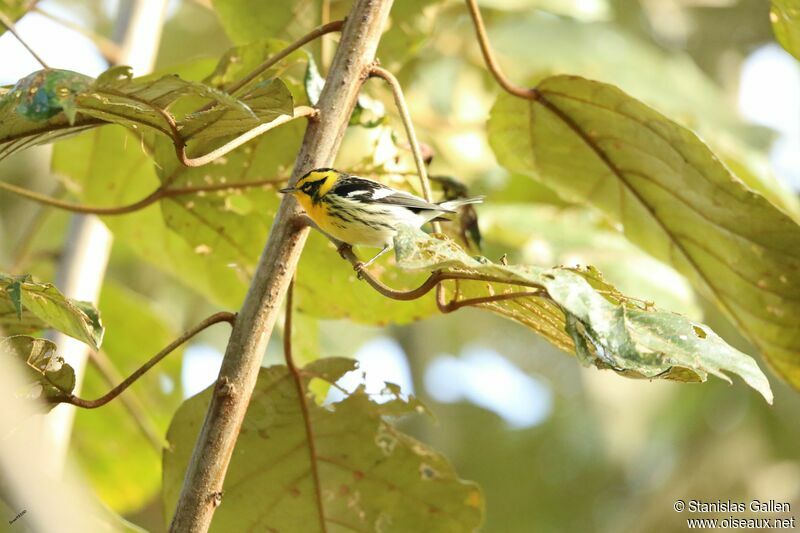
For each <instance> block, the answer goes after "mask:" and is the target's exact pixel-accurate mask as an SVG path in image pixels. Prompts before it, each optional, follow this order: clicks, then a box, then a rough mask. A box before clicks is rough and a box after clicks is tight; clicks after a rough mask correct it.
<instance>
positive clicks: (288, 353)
mask: <svg viewBox="0 0 800 533" xmlns="http://www.w3.org/2000/svg"><path fill="white" fill-rule="evenodd" d="M293 295H294V280H292V281H291V282H290V283H289V288H288V290H287V291H286V315H285V318H284V323H283V356H284V358H285V359H286V366H287V367H288V368H289V373H290V374H291V375H292V381H294V386H295V390H296V391H297V401H299V402H300V411H301V413H302V415H303V425H304V426H305V431H306V442H308V460H309V462H310V463H311V477H312V478H313V480H314V493H315V494H314V496H315V500H316V506H317V514H318V515H319V526H320V531H322V532H323V533H325V532H326V531H327V527H326V525H325V511H324V509H323V507H322V485H321V484H320V481H319V470H318V468H317V451H316V446H315V444H314V428H312V427H311V414H310V413H309V412H308V401H307V399H306V391H305V387H303V377H302V376H301V373H300V370H299V369H298V368H297V367H296V366H295V364H294V358H293V357H292V312H293V307H294V305H293V299H294V298H293Z"/></svg>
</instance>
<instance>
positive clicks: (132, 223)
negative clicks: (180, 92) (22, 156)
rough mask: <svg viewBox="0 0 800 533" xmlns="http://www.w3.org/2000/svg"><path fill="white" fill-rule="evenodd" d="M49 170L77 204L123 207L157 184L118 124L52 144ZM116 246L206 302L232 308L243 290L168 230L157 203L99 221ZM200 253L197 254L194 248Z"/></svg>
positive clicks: (237, 279) (240, 281)
mask: <svg viewBox="0 0 800 533" xmlns="http://www.w3.org/2000/svg"><path fill="white" fill-rule="evenodd" d="M53 170H54V171H55V172H56V173H58V174H60V175H61V176H63V177H64V178H65V181H66V184H67V186H68V188H70V190H71V191H72V192H73V194H75V195H76V196H77V197H78V198H79V199H80V201H81V202H85V203H87V204H91V205H104V206H114V205H124V204H129V203H132V202H134V201H137V200H140V199H142V198H144V197H145V196H147V195H148V194H150V193H152V192H153V190H155V189H156V188H157V187H158V186H159V185H160V181H159V178H158V176H157V174H156V169H155V167H154V166H153V162H152V159H151V158H150V156H148V155H147V153H146V152H145V151H143V149H142V144H141V140H140V139H138V138H137V137H136V135H134V134H133V133H131V132H129V131H126V130H125V129H123V128H121V127H119V126H107V127H104V128H100V129H97V130H94V131H91V132H87V133H84V134H83V135H80V136H78V137H76V138H74V139H70V140H68V141H63V142H60V143H58V144H57V145H56V146H55V148H54V150H53ZM103 221H104V223H105V224H106V225H107V226H108V227H109V229H110V230H111V231H112V232H113V234H114V238H115V240H116V241H117V242H119V243H120V244H122V245H124V246H127V247H128V248H129V249H130V250H132V251H133V252H134V253H135V254H136V255H137V256H138V257H140V258H141V259H143V260H144V261H146V262H147V263H149V264H151V265H153V266H155V267H157V268H159V269H161V270H163V271H165V272H167V273H169V274H171V275H172V276H173V277H174V278H175V279H177V280H179V281H181V282H182V283H183V284H185V285H186V286H187V287H190V288H191V289H193V290H195V291H197V292H199V293H200V294H203V295H204V296H205V297H207V298H209V299H210V300H211V301H212V302H215V303H216V304H218V305H222V306H225V307H230V308H237V307H238V306H239V304H240V303H241V299H242V298H243V297H244V294H245V291H246V290H247V279H246V278H245V276H244V274H243V273H242V272H241V271H240V270H238V269H236V268H233V267H231V266H228V265H227V264H226V263H224V262H222V261H215V260H214V258H213V257H212V256H209V255H204V254H202V253H198V251H197V250H196V249H195V248H194V247H193V246H191V245H189V244H188V243H187V242H186V240H185V239H184V238H183V237H181V235H179V234H178V233H176V232H174V231H173V230H172V229H170V228H169V227H168V226H167V224H166V221H165V220H164V216H163V215H162V209H161V207H160V206H159V205H157V204H155V205H151V206H149V207H147V208H145V209H142V210H140V211H136V212H134V213H130V214H127V215H125V216H116V217H112V216H110V217H104V219H103ZM200 251H202V250H200Z"/></svg>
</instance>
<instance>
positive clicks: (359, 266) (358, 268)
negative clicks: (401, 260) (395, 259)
mask: <svg viewBox="0 0 800 533" xmlns="http://www.w3.org/2000/svg"><path fill="white" fill-rule="evenodd" d="M391 249H392V245H391V244H385V245H384V246H383V250H381V251H380V252H378V255H376V256H375V257H373V258H372V259H370V260H369V261H367V262H366V263H360V262H359V263H358V264H357V265H356V272H358V273H359V274H360V273H361V271H362V270H364V269H365V268H367V267H368V266H370V265H371V264H372V263H374V262H375V260H376V259H378V258H379V257H380V256H382V255H383V254H385V253H386V252H388V251H389V250H391Z"/></svg>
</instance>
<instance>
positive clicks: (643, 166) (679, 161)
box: [489, 76, 800, 386]
mask: <svg viewBox="0 0 800 533" xmlns="http://www.w3.org/2000/svg"><path fill="white" fill-rule="evenodd" d="M489 129H490V142H491V144H492V147H493V149H494V151H495V154H496V155H497V157H498V160H499V161H500V162H501V163H502V164H503V165H504V166H506V167H508V168H509V169H512V170H514V171H518V172H523V173H527V174H529V175H531V176H533V177H535V178H536V179H537V180H539V181H541V182H543V183H544V184H546V185H547V186H549V187H551V188H552V189H553V190H555V191H556V192H558V193H559V194H560V195H562V196H563V197H564V198H566V199H568V200H570V201H574V202H581V203H587V204H591V205H593V206H595V207H597V208H599V209H600V210H602V211H603V212H604V213H605V214H606V215H607V216H609V217H610V218H611V219H612V220H613V221H614V222H616V223H618V224H620V227H621V228H622V230H623V231H624V233H625V235H626V237H628V239H630V240H631V241H632V242H633V243H634V244H636V245H638V246H640V247H641V248H642V249H644V250H645V251H647V252H648V253H650V254H651V255H653V256H655V257H656V258H657V259H660V260H662V261H664V262H667V263H669V264H671V265H672V266H673V267H674V268H675V269H676V270H678V271H679V272H680V273H682V274H683V275H684V276H686V277H687V279H689V281H690V282H691V283H692V284H693V285H694V286H695V287H696V288H698V289H699V290H700V291H701V292H703V293H704V294H705V295H707V296H709V297H710V298H712V299H713V300H714V301H715V302H717V304H718V305H719V307H720V308H721V309H722V310H723V311H724V312H725V313H726V314H727V316H728V317H730V318H731V319H732V320H733V322H734V323H735V324H736V325H737V326H738V327H739V329H740V330H741V332H742V333H743V334H744V335H746V336H747V337H748V338H749V339H750V340H751V341H753V343H754V344H755V345H756V346H757V347H758V348H759V349H760V350H761V352H762V353H763V354H764V356H765V357H766V358H767V360H768V361H769V362H770V363H771V364H772V366H773V367H774V368H775V369H776V370H777V371H778V372H779V373H780V374H781V375H783V376H784V377H785V378H786V379H787V380H789V381H790V382H791V383H792V384H794V385H795V386H800V334H798V331H800V330H798V328H797V324H796V319H795V317H796V316H797V315H798V314H800V227H798V225H797V223H796V222H795V221H794V220H793V219H792V218H790V217H789V216H788V215H786V214H785V213H784V212H783V211H781V210H780V209H778V208H776V207H775V206H773V205H772V204H770V203H769V202H768V201H767V200H766V199H765V198H764V197H763V196H761V195H760V194H758V193H756V192H754V191H752V190H751V189H749V188H748V187H747V186H746V185H745V184H744V183H743V182H742V181H740V180H739V179H737V178H736V177H735V176H734V175H733V174H731V172H730V171H729V170H728V169H727V168H726V167H725V166H724V165H723V164H722V163H721V162H720V161H719V159H718V158H717V157H716V156H715V155H714V154H713V153H712V152H711V151H710V150H709V149H708V148H707V147H706V145H705V144H703V142H702V141H701V140H700V139H698V138H697V137H696V136H695V135H694V134H693V133H692V132H691V131H689V130H687V129H686V128H683V127H681V126H679V125H678V124H676V123H674V122H672V121H671V120H669V119H667V118H666V117H664V116H663V115H661V114H659V113H657V112H656V111H654V110H652V109H650V108H649V107H647V106H646V105H644V104H642V103H641V102H639V101H637V100H635V99H634V98H631V97H630V96H628V95H627V94H625V93H624V92H622V91H620V90H619V89H617V88H616V87H613V86H611V85H607V84H604V83H599V82H595V81H590V80H586V79H584V78H579V77H573V76H554V77H551V78H547V79H546V80H544V81H543V82H541V83H540V84H539V85H538V87H537V98H536V99H534V100H530V101H529V100H522V99H519V98H514V97H511V96H505V95H504V96H500V97H499V98H498V100H497V102H496V103H495V106H494V108H493V109H492V114H491V119H490V122H489Z"/></svg>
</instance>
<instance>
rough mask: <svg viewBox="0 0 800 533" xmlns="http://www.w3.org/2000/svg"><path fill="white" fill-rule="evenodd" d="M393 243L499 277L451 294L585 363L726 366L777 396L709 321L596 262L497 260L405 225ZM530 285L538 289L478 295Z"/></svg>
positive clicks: (446, 264) (459, 284) (637, 367)
mask: <svg viewBox="0 0 800 533" xmlns="http://www.w3.org/2000/svg"><path fill="white" fill-rule="evenodd" d="M395 247H396V249H397V259H398V263H399V264H400V266H402V267H404V268H408V269H414V270H420V269H422V270H425V271H429V272H432V271H437V270H445V271H449V272H458V273H461V274H467V275H472V276H475V275H483V276H492V277H493V278H495V279H497V280H498V281H491V282H487V281H471V280H470V281H464V280H457V281H450V282H447V284H448V292H449V295H448V296H449V297H450V298H452V301H454V302H462V303H464V304H465V305H466V303H467V302H469V301H470V300H471V301H472V302H474V303H472V304H469V305H473V306H475V307H481V308H485V309H488V310H490V311H493V312H496V313H498V314H500V315H503V316H506V317H508V318H510V319H512V320H515V321H517V322H519V323H521V324H523V325H525V326H527V327H529V328H531V329H532V330H534V331H536V332H537V333H540V334H541V335H542V336H544V337H545V338H546V339H548V340H549V341H551V342H553V344H555V345H556V346H558V347H559V348H562V349H565V350H567V351H574V352H575V353H576V354H577V355H578V358H579V359H580V360H581V362H582V363H584V364H586V365H594V366H597V367H598V368H609V369H611V370H614V371H615V372H617V373H619V374H621V375H624V376H628V377H635V378H646V379H653V378H660V379H671V380H676V381H705V380H706V378H707V375H708V374H713V375H715V376H717V377H720V378H722V379H724V380H726V381H730V379H729V378H728V377H727V376H726V375H725V372H731V373H734V374H737V375H738V376H740V377H741V378H742V379H743V380H744V381H745V382H746V383H747V384H748V385H750V386H751V387H753V388H754V389H755V390H757V391H758V392H760V393H761V394H762V395H763V396H764V398H765V399H766V400H767V401H768V402H770V403H771V402H772V391H771V390H770V386H769V382H768V381H767V378H766V376H764V374H763V373H762V372H761V370H760V369H759V368H758V365H757V364H756V362H755V361H754V360H753V359H752V358H751V357H750V356H748V355H746V354H744V353H742V352H740V351H738V350H736V349H735V348H733V347H732V346H729V345H728V344H726V343H725V341H724V340H723V339H721V338H720V337H719V336H718V335H716V334H715V333H714V332H713V331H712V330H711V328H709V327H708V326H706V325H705V324H699V323H695V322H692V321H691V320H688V319H687V318H685V317H683V316H681V315H678V314H675V313H671V312H668V311H661V310H658V309H656V308H655V307H653V306H650V305H639V304H637V303H635V302H632V301H630V300H628V299H627V298H626V297H625V296H624V295H622V294H620V293H619V292H617V291H616V289H615V288H614V287H613V286H611V285H609V284H608V283H606V282H605V281H604V280H603V278H602V275H601V274H600V273H599V272H597V271H596V270H595V269H593V268H588V269H571V268H565V267H554V268H550V269H545V268H539V267H533V266H527V265H502V264H495V263H492V262H490V261H489V260H487V259H486V258H483V257H477V258H476V257H471V256H469V255H468V254H467V253H465V252H464V251H463V250H462V249H461V248H460V247H459V246H458V245H457V244H456V243H454V242H453V241H451V240H449V239H445V238H436V237H432V236H430V235H426V234H425V233H423V232H421V231H419V230H411V229H403V230H401V231H400V233H399V234H398V236H397V237H395ZM514 282H517V283H519V282H522V283H526V284H528V286H527V287H526V286H519V285H514V284H513V283H514ZM531 291H534V294H528V295H523V296H521V297H514V298H511V297H509V298H507V299H503V300H494V301H485V300H484V301H482V300H480V299H486V298H487V297H493V296H500V295H509V296H510V295H513V294H514V293H515V292H522V293H531ZM504 298H505V296H504ZM473 299H474V300H473Z"/></svg>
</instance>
